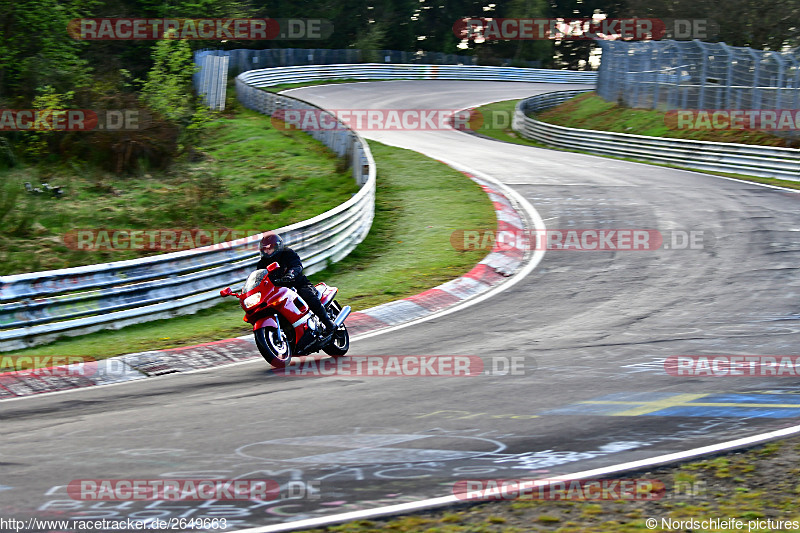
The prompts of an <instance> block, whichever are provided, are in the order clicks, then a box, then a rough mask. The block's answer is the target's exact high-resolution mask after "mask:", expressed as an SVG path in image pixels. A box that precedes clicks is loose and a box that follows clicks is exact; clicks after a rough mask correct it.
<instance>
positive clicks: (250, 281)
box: [241, 268, 269, 294]
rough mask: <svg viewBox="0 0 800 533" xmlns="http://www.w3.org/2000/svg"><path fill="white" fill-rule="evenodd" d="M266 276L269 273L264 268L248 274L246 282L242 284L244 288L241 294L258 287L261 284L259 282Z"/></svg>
mask: <svg viewBox="0 0 800 533" xmlns="http://www.w3.org/2000/svg"><path fill="white" fill-rule="evenodd" d="M267 274H269V272H267V270H266V269H264V268H261V269H258V270H253V271H252V272H250V275H249V276H248V277H247V281H245V282H244V288H243V289H242V292H241V294H246V293H247V292H248V291H252V290H253V289H255V288H256V287H258V284H259V283H261V280H263V279H264V278H265V277H266V276H267Z"/></svg>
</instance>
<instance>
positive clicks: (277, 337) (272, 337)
mask: <svg viewBox="0 0 800 533" xmlns="http://www.w3.org/2000/svg"><path fill="white" fill-rule="evenodd" d="M253 336H255V339H256V346H258V351H259V352H261V356H262V357H263V358H264V359H265V360H266V361H267V363H269V364H271V365H272V366H274V367H276V368H283V367H285V366H286V365H288V364H289V363H290V362H291V361H292V345H291V344H290V343H289V340H288V339H287V338H286V334H285V333H284V332H283V330H281V331H280V333H278V329H277V328H271V327H265V328H261V329H258V330H256V331H254V332H253Z"/></svg>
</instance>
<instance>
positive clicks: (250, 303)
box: [244, 292, 261, 309]
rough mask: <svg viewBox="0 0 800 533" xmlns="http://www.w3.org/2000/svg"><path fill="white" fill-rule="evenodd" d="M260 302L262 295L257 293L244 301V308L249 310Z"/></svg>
mask: <svg viewBox="0 0 800 533" xmlns="http://www.w3.org/2000/svg"><path fill="white" fill-rule="evenodd" d="M259 301H261V293H260V292H257V293H255V294H251V295H250V296H248V297H247V298H245V299H244V306H245V307H247V308H248V309H249V308H251V307H253V306H254V305H256V304H257V303H258V302H259Z"/></svg>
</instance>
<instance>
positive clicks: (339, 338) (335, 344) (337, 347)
mask: <svg viewBox="0 0 800 533" xmlns="http://www.w3.org/2000/svg"><path fill="white" fill-rule="evenodd" d="M341 311H342V306H340V305H339V302H337V301H336V300H334V301H333V303H332V304H331V305H330V307H328V317H329V318H330V319H331V320H334V319H335V318H336V317H337V316H338V315H339V313H340V312H341ZM349 349H350V334H349V333H348V332H347V327H346V326H345V325H344V324H342V325H341V326H339V327H338V328H337V329H336V333H334V334H333V338H332V339H331V342H329V343H328V344H327V345H326V346H324V347H323V348H322V351H323V352H325V353H326V354H328V355H332V356H334V357H338V356H341V355H344V354H346V353H347V350H349Z"/></svg>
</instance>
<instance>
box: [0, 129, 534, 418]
mask: <svg viewBox="0 0 800 533" xmlns="http://www.w3.org/2000/svg"><path fill="white" fill-rule="evenodd" d="M384 144H386V143H384ZM439 161H441V162H443V163H445V164H446V165H448V166H451V167H453V168H455V169H456V170H460V171H462V172H467V173H469V174H472V175H473V176H475V177H477V178H479V179H482V180H484V181H487V182H489V183H491V184H492V185H493V186H495V187H496V188H498V189H501V190H502V191H503V193H504V194H505V195H506V196H507V197H508V198H509V199H510V200H511V201H512V203H514V204H515V205H516V207H517V208H518V209H523V210H524V211H525V213H526V214H527V215H528V217H529V218H530V220H531V223H532V224H533V226H534V228H536V229H537V230H546V229H547V228H546V227H545V225H544V222H543V221H542V218H541V216H539V213H538V212H537V211H536V209H534V207H533V206H532V205H531V204H530V202H528V201H527V200H526V199H525V198H524V197H523V196H521V195H520V194H519V193H517V192H516V191H514V190H513V189H511V188H509V187H507V186H506V185H505V184H504V183H502V182H501V181H499V180H497V179H496V178H493V177H491V176H489V175H487V174H484V173H482V172H479V171H476V170H472V169H469V168H468V167H465V166H464V165H461V164H460V163H455V162H448V161H445V160H442V159H439ZM544 253H545V251H544V250H536V251H535V252H534V253H533V255H532V256H531V257H530V259H529V261H528V263H527V264H526V265H525V266H524V267H523V268H522V269H520V271H519V272H517V273H516V274H514V275H513V276H511V277H509V278H508V279H507V280H505V281H503V282H501V283H500V284H498V285H496V286H495V287H494V288H492V289H490V290H488V291H486V292H483V293H480V294H478V295H476V296H473V297H470V298H467V299H465V300H464V301H463V302H461V303H458V304H456V305H454V306H453V307H449V308H447V309H443V310H441V311H437V312H435V313H433V314H430V315H427V316H424V317H420V318H418V319H415V320H412V321H410V322H406V323H404V324H398V325H396V326H390V327H386V328H383V329H379V330H376V331H370V332H367V333H362V334H360V335H354V336H353V337H352V339H351V340H352V341H357V340H361V339H367V338H369V337H375V336H377V335H383V334H384V333H389V332H392V331H397V330H399V329H403V328H406V327H409V326H413V325H416V324H419V323H421V322H425V321H427V320H432V319H434V318H439V317H441V316H444V315H448V314H450V313H454V312H456V311H460V310H462V309H465V308H467V307H470V306H472V305H475V304H477V303H480V302H482V301H484V300H486V299H487V298H491V297H492V296H495V295H496V294H499V293H501V292H503V291H505V290H506V289H508V288H510V287H511V286H513V285H515V284H516V283H518V282H520V281H521V280H522V279H523V278H524V277H525V276H527V275H528V274H529V273H530V272H531V271H532V270H533V269H534V268H536V266H537V265H538V264H539V262H540V261H541V260H542V258H543V257H544ZM456 279H459V278H456ZM395 301H403V300H402V299H401V300H395ZM237 338H239V339H242V340H250V339H251V336H250V335H243V336H241V337H237ZM126 355H135V354H126ZM262 362H263V359H262V358H260V357H254V358H252V359H247V360H244V361H236V362H233V363H227V364H224V365H217V366H213V367H209V368H198V369H195V370H188V371H185V372H174V373H171V374H165V375H162V376H147V375H144V378H151V377H158V378H168V377H175V376H182V375H183V376H185V375H188V374H196V373H198V372H210V371H213V370H215V369H218V368H220V369H221V368H230V367H233V366H238V365H244V364H253V363H262ZM142 374H144V372H142ZM128 383H148V381H143V380H142V379H141V378H136V379H131V380H129V381H123V382H118V383H106V384H103V385H93V386H89V387H80V388H75V389H68V390H63V391H52V392H42V393H40V394H31V395H28V396H19V397H15V398H7V399H3V400H0V403H4V402H13V401H18V400H28V399H31V398H37V397H46V396H51V395H54V394H70V393H76V392H83V391H90V390H96V389H99V388H101V387H113V386H116V385H126V384H128Z"/></svg>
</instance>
